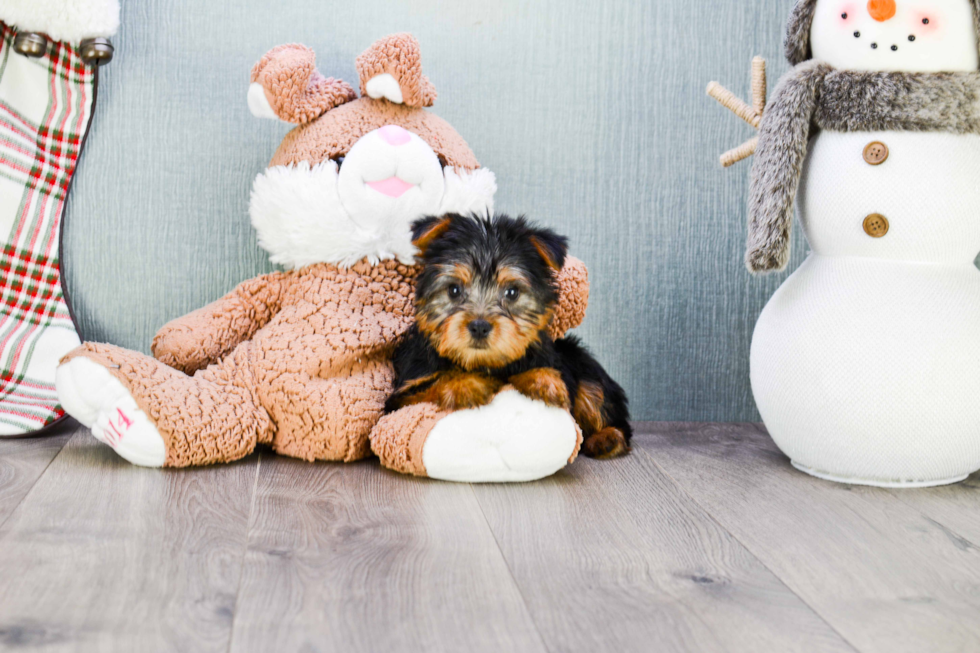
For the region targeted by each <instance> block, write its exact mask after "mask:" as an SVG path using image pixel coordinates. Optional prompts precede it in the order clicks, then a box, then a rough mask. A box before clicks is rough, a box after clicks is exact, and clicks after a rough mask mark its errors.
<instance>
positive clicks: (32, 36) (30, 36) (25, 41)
mask: <svg viewBox="0 0 980 653" xmlns="http://www.w3.org/2000/svg"><path fill="white" fill-rule="evenodd" d="M14 50H15V51H16V52H18V53H20V54H22V55H24V56H25V57H33V58H35V59H36V58H38V57H43V56H44V55H45V53H47V51H48V39H46V38H45V37H44V35H43V34H37V33H36V32H19V33H18V34H17V36H15V37H14Z"/></svg>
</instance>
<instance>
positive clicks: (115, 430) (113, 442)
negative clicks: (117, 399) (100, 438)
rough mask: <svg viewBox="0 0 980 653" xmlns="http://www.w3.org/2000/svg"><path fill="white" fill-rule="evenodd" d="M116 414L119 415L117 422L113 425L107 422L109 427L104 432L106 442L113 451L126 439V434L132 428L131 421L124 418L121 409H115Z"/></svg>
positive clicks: (110, 421)
mask: <svg viewBox="0 0 980 653" xmlns="http://www.w3.org/2000/svg"><path fill="white" fill-rule="evenodd" d="M116 412H117V413H118V414H119V420H118V421H117V422H116V423H115V424H114V423H113V422H112V420H109V427H108V428H107V429H106V431H105V437H106V440H108V441H109V446H111V447H112V448H113V449H115V448H116V447H118V446H119V444H120V443H121V442H122V439H123V438H124V437H126V432H127V431H129V429H130V428H131V427H132V426H133V420H131V419H129V417H127V416H126V413H124V412H123V411H122V408H117V409H116Z"/></svg>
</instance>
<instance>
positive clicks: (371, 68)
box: [357, 33, 436, 107]
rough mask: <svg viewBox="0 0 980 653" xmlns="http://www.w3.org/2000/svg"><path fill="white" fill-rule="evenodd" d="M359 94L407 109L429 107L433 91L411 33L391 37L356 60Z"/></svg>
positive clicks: (382, 40)
mask: <svg viewBox="0 0 980 653" xmlns="http://www.w3.org/2000/svg"><path fill="white" fill-rule="evenodd" d="M357 72H358V74H359V75H360V77H361V94H362V95H367V96H369V97H372V98H374V99H376V100H378V99H381V98H384V99H386V100H388V101H390V102H394V103H395V104H405V105H407V106H410V107H431V106H432V104H433V102H435V101H436V89H435V87H434V86H433V85H432V82H430V81H429V78H428V77H426V76H425V75H423V74H422V55H421V54H420V51H419V42H418V41H417V40H415V37H414V36H412V35H411V34H407V33H402V34H392V35H391V36H386V37H384V38H383V39H381V40H379V41H377V42H375V44H374V45H372V46H371V47H370V48H368V49H367V50H365V51H364V53H363V54H361V56H359V57H358V58H357Z"/></svg>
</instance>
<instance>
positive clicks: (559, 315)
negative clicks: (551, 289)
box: [549, 256, 589, 340]
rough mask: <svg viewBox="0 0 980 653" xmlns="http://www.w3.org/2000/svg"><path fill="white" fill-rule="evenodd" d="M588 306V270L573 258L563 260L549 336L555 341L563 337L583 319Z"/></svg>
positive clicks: (583, 264)
mask: <svg viewBox="0 0 980 653" xmlns="http://www.w3.org/2000/svg"><path fill="white" fill-rule="evenodd" d="M588 306H589V270H588V268H586V267H585V263H583V262H582V261H580V260H578V259H577V258H575V257H574V256H569V257H567V258H566V259H565V265H564V266H563V267H562V269H561V272H559V273H558V309H557V310H556V311H555V317H554V318H553V319H552V321H551V326H550V327H549V335H551V337H552V338H553V339H555V340H558V339H559V338H562V337H564V336H565V332H567V331H571V330H572V329H574V328H576V327H577V326H579V325H580V324H582V320H584V319H585V311H586V309H587V308H588Z"/></svg>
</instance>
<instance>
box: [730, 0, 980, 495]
mask: <svg viewBox="0 0 980 653" xmlns="http://www.w3.org/2000/svg"><path fill="white" fill-rule="evenodd" d="M978 28H980V2H978V0H871V1H870V2H866V1H865V0H800V1H799V2H798V3H797V5H796V8H795V9H794V11H793V15H792V17H791V19H790V23H789V31H788V37H787V40H786V53H787V56H788V58H789V60H790V61H791V62H792V63H793V64H794V65H795V66H796V67H795V68H794V69H793V70H792V71H791V72H790V73H789V74H788V75H787V76H786V77H785V78H784V79H783V80H782V81H781V83H780V85H779V87H778V88H777V90H776V91H775V93H774V96H773V98H772V101H771V102H770V103H769V105H768V106H767V107H766V108H765V113H764V115H763V117H762V121H761V125H760V134H759V143H758V150H757V153H756V159H755V162H754V167H753V171H752V189H751V199H750V215H749V242H748V254H747V258H746V261H747V264H748V266H749V268H750V269H751V270H752V271H754V272H766V271H770V270H779V269H782V268H783V267H785V266H786V264H787V261H788V259H789V232H790V225H791V222H792V218H793V207H794V201H795V203H796V204H797V205H798V206H799V209H800V220H801V224H802V226H803V229H804V231H805V233H806V236H807V240H808V242H809V244H810V247H811V248H812V253H811V254H810V256H809V257H808V258H807V259H806V260H805V261H804V262H803V264H802V265H801V266H800V268H799V269H798V270H797V271H796V272H795V273H794V274H793V275H792V276H791V277H790V278H789V279H788V280H787V281H786V283H785V284H783V286H782V287H781V288H780V289H779V290H778V291H777V292H776V294H775V295H774V296H773V298H772V300H771V301H770V302H769V304H768V306H766V308H765V310H764V311H763V313H762V315H761V316H760V318H759V321H758V324H757V326H756V329H755V335H754V338H753V342H752V364H751V367H752V388H753V392H754V394H755V398H756V402H757V404H758V406H759V411H760V412H761V413H762V416H763V419H764V420H765V423H766V426H767V427H768V429H769V432H770V434H771V435H772V437H773V439H774V440H775V442H776V443H777V444H778V445H779V446H780V448H781V449H782V450H783V451H784V452H786V453H787V454H788V455H789V456H790V457H791V458H792V460H793V463H794V464H795V465H796V466H797V467H798V468H800V469H802V470H804V471H806V472H808V473H810V474H813V475H816V476H820V477H822V478H828V479H832V480H837V481H843V482H848V483H863V484H870V485H883V486H922V485H938V484H943V483H952V482H955V481H959V480H962V479H964V478H966V476H967V475H968V474H970V473H971V472H974V471H976V470H977V469H980V273H978V271H977V269H976V267H975V266H974V260H975V258H976V256H977V252H978V251H980V183H978V181H977V180H978V179H980V72H978V68H980V54H978ZM811 127H816V131H813V130H812V129H811ZM811 137H812V139H811Z"/></svg>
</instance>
